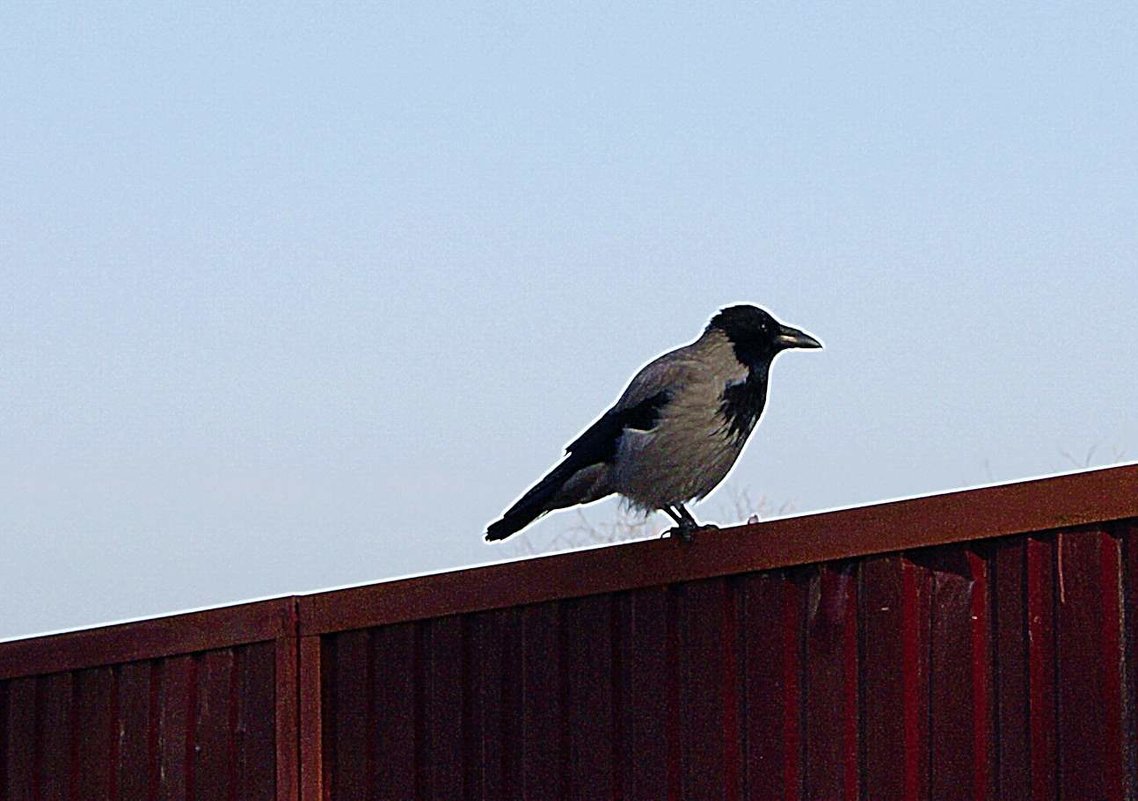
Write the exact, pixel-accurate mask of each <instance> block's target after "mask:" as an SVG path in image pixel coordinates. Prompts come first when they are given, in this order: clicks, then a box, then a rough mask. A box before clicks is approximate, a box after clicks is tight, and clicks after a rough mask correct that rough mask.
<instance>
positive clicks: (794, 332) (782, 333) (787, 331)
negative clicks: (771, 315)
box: [774, 325, 822, 348]
mask: <svg viewBox="0 0 1138 801" xmlns="http://www.w3.org/2000/svg"><path fill="white" fill-rule="evenodd" d="M774 341H775V342H776V343H777V344H778V346H779V347H780V348H820V347H822V343H821V342H819V341H818V340H816V339H815V338H814V337H812V336H810V335H809V334H807V333H806V332H805V331H799V330H798V329H797V328H791V327H790V326H789V325H781V326H779V332H778V336H777V337H775V340H774Z"/></svg>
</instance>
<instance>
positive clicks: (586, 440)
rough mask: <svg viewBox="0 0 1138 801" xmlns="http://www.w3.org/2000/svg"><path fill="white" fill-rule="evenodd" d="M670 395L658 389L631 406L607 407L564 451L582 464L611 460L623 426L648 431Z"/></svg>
mask: <svg viewBox="0 0 1138 801" xmlns="http://www.w3.org/2000/svg"><path fill="white" fill-rule="evenodd" d="M671 398H672V393H671V392H669V391H668V390H661V391H660V392H657V393H656V394H655V395H650V396H649V397H647V398H645V399H644V400H642V401H640V402H639V403H636V404H634V405H632V406H626V407H623V408H619V407H618V408H614V409H610V410H609V411H607V412H605V413H604V415H603V416H602V417H601V418H600V419H599V420H597V421H596V422H595V423H593V424H592V425H591V426H589V427H588V428H587V429H585V431H584V432H583V433H582V434H581V436H579V437H577V439H575V440H573V442H571V443H570V444H569V447H567V448H566V449H565V450H566V451H567V452H568V453H569V455H570V458H571V459H572V460H573V461H574V462H576V463H577V464H579V465H580V466H582V467H583V466H586V465H590V464H599V463H602V462H611V461H612V459H613V457H614V456H615V455H616V449H617V445H618V444H619V443H620V437H621V434H623V433H624V431H625V429H628V428H632V429H636V430H637V431H651V430H652V429H653V428H655V427H656V423H657V422H658V421H659V420H660V411H661V410H662V409H663V408H664V406H666V405H667V403H668V401H669V400H671Z"/></svg>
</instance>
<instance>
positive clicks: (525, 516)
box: [486, 457, 580, 542]
mask: <svg viewBox="0 0 1138 801" xmlns="http://www.w3.org/2000/svg"><path fill="white" fill-rule="evenodd" d="M578 469H580V465H578V464H575V462H574V459H573V458H572V457H570V458H568V459H566V460H565V461H563V462H562V463H561V464H559V465H557V467H555V468H553V469H552V470H551V471H549V474H548V475H547V476H546V477H545V478H543V479H542V480H541V481H539V482H537V483H536V484H534V485H533V486H532V487H530V489H529V490H528V491H527V492H526V494H525V495H523V496H522V497H520V498H518V500H517V502H516V503H515V504H514V505H513V506H511V507H510V508H509V509H507V510H506V511H505V513H504V514H503V515H502V519H501V520H499V521H497V522H495V523H491V524H490V525H489V526H488V527H487V528H486V539H487V540H489V541H491V542H493V541H495V540H504V539H505V538H506V537H508V536H510V535H511V534H514V533H516V532H518V531H520V530H522V529H523V528H525V527H526V526H528V525H529V524H530V523H532V522H533V521H534V520H536V519H537V518H539V517H541V516H542V515H543V514H545V513H546V512H550V511H553V510H554V509H560V508H561V507H563V506H569V505H571V504H573V503H577V502H578V501H577V500H572V499H564V498H557V494H558V493H559V492H561V489H562V488H563V487H564V486H565V482H566V481H568V480H569V479H570V477H572V475H573V474H574V473H576V472H577V470H578Z"/></svg>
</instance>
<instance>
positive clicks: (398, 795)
mask: <svg viewBox="0 0 1138 801" xmlns="http://www.w3.org/2000/svg"><path fill="white" fill-rule="evenodd" d="M1135 642H1138V467H1125V468H1117V469H1113V470H1105V471H1095V472H1093V473H1086V474H1080V475H1075V476H1067V477H1061V478H1055V479H1048V480H1045V481H1038V482H1026V483H1023V484H1019V485H1012V486H1006V487H995V488H988V489H982V490H976V491H971V492H963V493H952V494H950V495H946V496H937V497H935V498H925V499H914V500H909V501H902V502H898V503H893V504H884V505H879V506H874V507H864V508H861V509H851V510H845V511H841V512H834V513H830V514H826V515H817V516H813V517H803V518H796V519H794V520H789V521H774V522H772V523H766V524H761V525H758V526H746V527H740V528H738V529H728V530H724V531H722V532H719V533H717V534H712V533H708V534H705V535H704V536H701V537H700V538H699V539H698V540H697V542H696V544H695V545H694V546H692V547H686V546H683V545H682V544H680V543H674V542H667V541H664V542H649V543H635V544H631V545H625V546H620V547H613V548H606V549H600V550H595V551H589V552H584V553H574V554H567V555H562V556H556V557H549V558H544V559H535V560H530V561H526V562H519V563H514V564H507V565H498V566H494V567H490V568H481V569H475V570H468V571H460V572H456V573H451V574H445V575H441V576H429V577H424V578H420V579H413V580H409V581H402V582H391V583H388V584H384V585H376V586H372V587H364V588H357V589H352V590H346V591H340V592H330V593H318V594H315V595H312V596H299V597H291V598H282V599H278V600H276V601H269V602H260V603H255V604H246V605H239V606H234V607H230V608H226V609H219V610H210V611H207V612H199V613H194V614H191V615H183V616H177V617H171V618H163V619H156V620H147V621H139V622H136V623H130V624H124V625H121V626H114V627H108V628H104V629H98V630H90V631H83V632H74V633H71V634H64V635H58V636H53V637H44V638H33V639H29V640H23V641H14V642H8V643H0V798H3V799H4V801H8V800H9V799H12V800H13V801H16V800H17V799H29V800H30V801H41V799H69V800H70V799H87V798H107V799H115V801H118V800H119V799H175V798H177V799H182V798H201V799H210V801H213V800H214V799H234V800H235V801H236V799H253V800H254V801H256V799H265V800H266V801H267V800H268V799H281V800H282V801H299V799H304V801H339V800H340V799H367V800H368V801H374V800H377V799H407V798H446V799H451V798H463V799H499V798H531V799H546V798H565V799H585V798H605V799H608V798H619V799H641V798H645V799H648V798H651V799H661V798H669V799H700V798H717V799H718V798H724V799H773V798H780V799H877V798H912V799H917V798H962V799H964V798H968V799H1023V798H1033V799H1059V798H1110V799H1114V798H1118V799H1130V801H1138V732H1136V721H1138V714H1136V712H1135V709H1136V708H1138V703H1136V702H1138V658H1136V657H1135V656H1134V653H1133V647H1134V645H1133V644H1134V643H1135Z"/></svg>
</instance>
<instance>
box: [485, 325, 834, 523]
mask: <svg viewBox="0 0 1138 801" xmlns="http://www.w3.org/2000/svg"><path fill="white" fill-rule="evenodd" d="M821 347H822V343H821V342H819V341H818V340H817V339H815V338H814V337H812V336H811V335H810V334H808V333H806V332H805V331H801V330H799V329H797V328H793V327H791V326H789V325H785V324H783V323H780V322H779V321H778V320H776V319H775V318H774V317H773V316H771V314H770V312H768V311H766V310H765V309H762V308H759V307H757V306H752V305H748V304H740V305H733V306H727V307H725V308H722V309H720V310H719V311H718V312H717V313H716V314H715V315H714V316H712V318H711V321H710V322H709V323H708V324H707V326H706V328H704V330H703V333H702V334H701V335H700V336H699V338H698V339H696V340H695V341H694V342H692V343H690V344H688V345H684V346H682V347H680V348H676V349H675V350H671V351H668V352H667V353H664V354H662V355H660V356H658V357H656V358H655V359H653V360H652V361H651V362H649V363H648V364H646V365H645V366H644V367H642V368H641V369H640V371H639V372H638V373H636V375H635V376H634V377H633V378H632V380H631V381H630V382H629V384H628V387H627V388H626V389H625V390H624V392H623V393H622V394H621V396H620V398H619V399H618V400H617V401H616V403H615V404H614V405H613V406H612V408H611V409H609V410H608V411H606V412H605V413H604V414H602V415H601V416H600V417H599V418H598V419H597V420H596V421H594V422H593V423H592V424H591V425H590V426H589V427H588V428H586V429H585V430H584V431H583V432H582V433H581V434H580V435H578V436H577V438H576V439H574V440H573V441H572V442H571V443H570V444H569V445H568V446H567V447H566V449H565V451H566V452H565V455H564V457H563V458H562V460H561V461H560V462H559V463H558V464H557V465H555V466H554V467H553V469H552V470H550V471H549V473H548V474H547V475H546V476H545V477H544V478H542V479H541V480H540V481H538V482H537V483H536V484H535V485H533V486H532V487H530V489H528V490H527V491H526V492H525V493H524V494H523V495H522V496H521V497H520V498H518V500H517V501H515V502H514V504H513V505H512V506H510V508H509V509H507V510H506V511H505V512H504V513H503V514H502V517H501V518H500V519H499V520H497V521H495V522H493V523H491V524H490V525H489V526H487V529H486V539H487V540H488V541H497V540H503V539H505V538H506V537H509V536H511V535H513V534H515V533H517V532H518V531H521V530H522V529H523V528H525V527H526V526H528V525H529V524H530V523H532V522H533V521H534V520H536V519H537V518H539V517H541V516H542V515H545V514H546V513H548V512H551V511H554V510H556V509H563V508H566V507H570V506H575V505H578V504H587V503H592V502H593V501H597V500H600V499H601V498H604V497H606V496H608V495H611V494H613V493H616V494H619V495H621V496H623V498H624V499H625V500H626V501H627V503H628V504H629V505H630V506H631V507H632V508H633V509H635V510H638V511H641V512H644V513H651V512H653V511H657V510H659V511H663V512H664V513H666V514H667V515H668V516H669V517H671V518H672V520H673V521H675V524H676V525H675V527H673V528H671V529H669V530H668V532H666V533H668V534H671V535H673V536H678V537H680V538H681V539H683V540H684V541H687V542H690V541H691V540H692V539H693V538H694V534H695V532H696V531H699V530H701V529H703V528H714V526H701V525H700V524H699V523H697V522H696V520H695V518H694V517H693V516H692V514H691V513H690V512H689V511H688V510H687V508H686V506H685V505H684V504H685V503H689V502H691V501H698V500H701V499H703V498H704V497H705V496H706V495H707V494H708V493H710V492H711V491H712V490H713V489H715V487H716V486H718V485H719V483H720V482H721V481H722V480H723V479H724V478H725V477H726V476H727V474H728V472H730V470H731V468H732V467H733V466H734V464H735V462H736V460H737V459H738V458H739V454H740V453H742V451H743V446H744V445H745V444H746V442H747V439H748V437H750V435H751V432H752V431H753V430H754V428H755V425H756V424H757V423H758V421H759V417H760V415H762V413H763V408H764V407H765V406H766V402H767V388H768V383H769V378H770V370H771V365H772V363H773V362H774V359H775V357H776V356H778V354H780V353H782V352H783V351H785V350H788V349H791V348H821Z"/></svg>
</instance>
